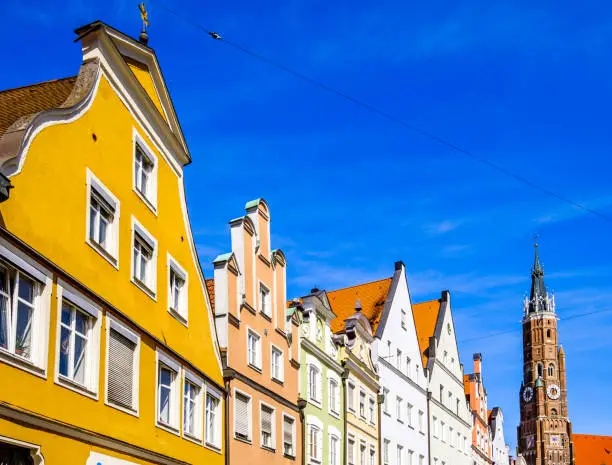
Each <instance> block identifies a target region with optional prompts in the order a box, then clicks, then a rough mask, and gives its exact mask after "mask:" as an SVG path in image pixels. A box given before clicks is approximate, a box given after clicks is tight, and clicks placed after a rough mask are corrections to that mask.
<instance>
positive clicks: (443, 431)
mask: <svg viewBox="0 0 612 465" xmlns="http://www.w3.org/2000/svg"><path fill="white" fill-rule="evenodd" d="M440 430H441V433H442V442H446V424H445V423H444V422H443V421H441V422H440Z"/></svg>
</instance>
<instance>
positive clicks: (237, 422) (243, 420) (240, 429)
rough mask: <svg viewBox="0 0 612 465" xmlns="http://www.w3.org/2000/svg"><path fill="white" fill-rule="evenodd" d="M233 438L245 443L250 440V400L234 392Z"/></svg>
mask: <svg viewBox="0 0 612 465" xmlns="http://www.w3.org/2000/svg"><path fill="white" fill-rule="evenodd" d="M234 397H235V400H234V436H235V437H236V438H238V439H243V440H245V441H250V440H251V398H250V397H248V396H246V395H244V394H243V393H241V392H238V391H235V395H234Z"/></svg>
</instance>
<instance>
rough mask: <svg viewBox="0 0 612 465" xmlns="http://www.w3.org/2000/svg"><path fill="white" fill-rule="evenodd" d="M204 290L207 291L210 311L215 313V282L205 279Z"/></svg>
mask: <svg viewBox="0 0 612 465" xmlns="http://www.w3.org/2000/svg"><path fill="white" fill-rule="evenodd" d="M206 289H207V290H208V296H209V297H210V306H211V307H212V308H211V310H212V312H213V313H215V280H214V279H212V278H211V279H207V280H206Z"/></svg>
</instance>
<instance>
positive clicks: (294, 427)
mask: <svg viewBox="0 0 612 465" xmlns="http://www.w3.org/2000/svg"><path fill="white" fill-rule="evenodd" d="M285 418H289V419H291V420H292V421H293V423H292V424H291V454H286V453H285ZM296 424H297V422H296V419H295V417H293V416H291V415H287V414H286V413H283V423H282V425H283V455H284V456H289V457H293V458H295V445H296V444H295V433H296Z"/></svg>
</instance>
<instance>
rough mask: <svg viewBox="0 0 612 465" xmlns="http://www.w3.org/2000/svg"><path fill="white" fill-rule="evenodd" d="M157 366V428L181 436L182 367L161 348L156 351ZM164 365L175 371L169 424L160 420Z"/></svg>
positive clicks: (171, 387)
mask: <svg viewBox="0 0 612 465" xmlns="http://www.w3.org/2000/svg"><path fill="white" fill-rule="evenodd" d="M155 364H156V368H155V426H157V427H158V428H161V429H163V430H166V431H169V432H171V433H173V434H176V435H177V436H179V435H180V432H181V409H182V406H181V404H182V403H183V402H182V400H183V399H182V389H181V387H182V386H181V379H182V367H181V365H180V363H178V362H177V361H175V360H174V359H172V358H171V357H170V356H168V355H166V354H165V353H164V352H162V351H161V350H160V349H159V348H158V349H157V350H156V351H155ZM162 365H163V366H164V367H165V368H167V369H169V370H171V371H174V377H173V379H172V384H171V385H170V412H169V417H170V418H169V420H170V422H169V423H167V424H166V423H164V422H162V421H161V420H160V418H159V407H160V404H159V401H160V399H159V388H160V386H159V371H160V367H161V366H162Z"/></svg>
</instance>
